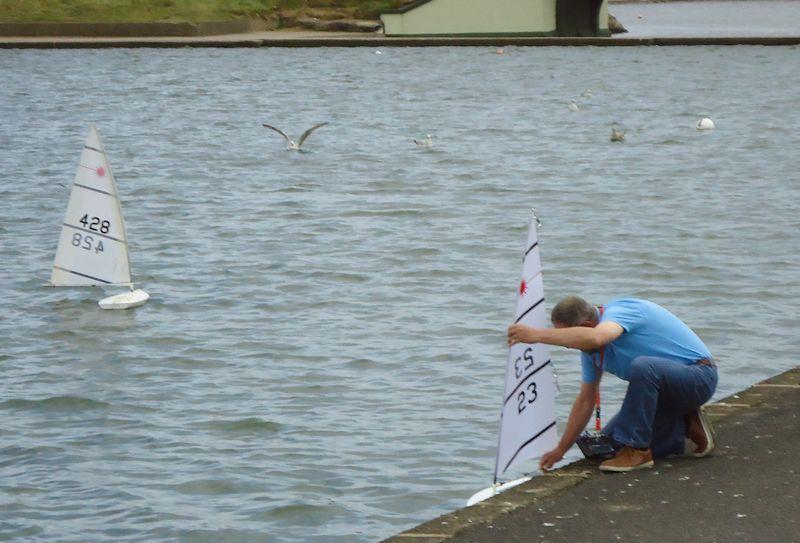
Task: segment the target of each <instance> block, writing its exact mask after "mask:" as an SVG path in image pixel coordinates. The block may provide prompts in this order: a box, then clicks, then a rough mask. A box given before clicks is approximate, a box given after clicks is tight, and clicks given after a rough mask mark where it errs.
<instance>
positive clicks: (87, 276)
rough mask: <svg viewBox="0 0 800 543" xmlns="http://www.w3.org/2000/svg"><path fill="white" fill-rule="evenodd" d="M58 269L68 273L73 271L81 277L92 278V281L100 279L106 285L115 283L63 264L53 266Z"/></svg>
mask: <svg viewBox="0 0 800 543" xmlns="http://www.w3.org/2000/svg"><path fill="white" fill-rule="evenodd" d="M53 267H54V268H55V269H57V270H61V271H65V272H67V273H71V274H73V275H79V276H81V277H85V278H87V279H91V280H92V281H100V282H101V283H105V284H106V285H113V284H114V283H112V282H111V281H106V280H105V279H100V278H99V277H92V276H91V275H86V274H85V273H81V272H76V271H75V270H68V269H67V268H62V267H61V266H53Z"/></svg>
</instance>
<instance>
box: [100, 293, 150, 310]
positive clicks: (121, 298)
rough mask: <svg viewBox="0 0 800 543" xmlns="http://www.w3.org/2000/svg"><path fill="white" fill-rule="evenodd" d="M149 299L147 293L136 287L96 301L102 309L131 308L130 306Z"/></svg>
mask: <svg viewBox="0 0 800 543" xmlns="http://www.w3.org/2000/svg"><path fill="white" fill-rule="evenodd" d="M149 299H150V295H149V294H148V293H146V292H145V291H143V290H142V289H136V290H132V291H130V292H124V293H122V294H117V295H115V296H109V297H108V298H103V299H102V300H100V301H99V302H98V304H99V305H100V307H101V308H102V309H131V308H132V307H138V306H140V305H144V303H145V302H146V301H147V300H149Z"/></svg>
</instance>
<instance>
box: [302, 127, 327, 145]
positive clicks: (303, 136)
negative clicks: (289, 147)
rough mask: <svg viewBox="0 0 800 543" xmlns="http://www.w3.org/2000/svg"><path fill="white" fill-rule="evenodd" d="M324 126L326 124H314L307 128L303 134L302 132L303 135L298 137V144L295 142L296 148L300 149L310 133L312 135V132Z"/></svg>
mask: <svg viewBox="0 0 800 543" xmlns="http://www.w3.org/2000/svg"><path fill="white" fill-rule="evenodd" d="M326 124H328V123H319V124H315V125H314V126H312V127H311V128H309V129H308V130H306V131H305V132H303V135H302V136H300V141H298V142H297V146H298V147H300V146H301V145H303V142H304V141H306V140H307V139H308V136H310V135H311V133H312V132H313V131H314V130H316V129H317V128H319V127H321V126H325V125H326Z"/></svg>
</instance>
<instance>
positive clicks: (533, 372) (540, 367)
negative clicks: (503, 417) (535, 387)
mask: <svg viewBox="0 0 800 543" xmlns="http://www.w3.org/2000/svg"><path fill="white" fill-rule="evenodd" d="M550 362H551V361H550V360H549V359H548V360H547V362H545V363H544V364H542V365H541V366H539V367H538V368H536V369H535V370H533V371H532V372H530V373H529V374H528V375H526V376H525V377H523V378H522V379H520V381H519V383H518V384H517V386H515V387H514V390H512V391H511V394H509V395H508V397H507V398H506V401H504V402H503V406H505V405H506V404H507V403H508V400H510V399H511V398H512V397H513V396H514V394H516V393H517V390H519V387H521V386H522V384H523V383H524V382H525V381H527V380H528V379H530V378H531V377H533V376H534V375H536V373H537V372H538V371H539V370H540V369H542V368H544V367H545V366H547V365H548V364H549V363H550Z"/></svg>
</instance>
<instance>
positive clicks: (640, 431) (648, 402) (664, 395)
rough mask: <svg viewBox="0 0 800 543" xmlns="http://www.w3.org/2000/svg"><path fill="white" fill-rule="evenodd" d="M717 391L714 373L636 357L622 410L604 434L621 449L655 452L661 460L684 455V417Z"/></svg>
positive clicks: (709, 368) (709, 369)
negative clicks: (625, 447)
mask: <svg viewBox="0 0 800 543" xmlns="http://www.w3.org/2000/svg"><path fill="white" fill-rule="evenodd" d="M716 388H717V368H715V367H712V366H706V365H702V364H692V365H690V366H687V365H685V364H683V363H680V362H676V361H674V360H667V359H665V358H655V357H651V356H640V357H637V358H635V359H634V360H633V362H632V363H631V374H630V379H629V383H628V391H627V392H626V393H625V400H624V401H623V402H622V408H621V409H620V410H619V413H617V414H616V415H615V416H614V418H613V419H611V421H610V422H609V423H608V424H607V425H606V427H605V428H603V433H604V434H606V435H608V436H610V437H611V438H612V439H613V440H614V441H616V442H617V443H619V444H620V445H629V446H631V447H636V448H640V449H644V448H647V447H650V448H651V449H652V450H653V456H654V457H656V458H661V457H664V456H667V455H670V454H683V449H684V442H683V440H684V437H685V435H686V429H685V425H684V422H683V417H684V415H686V414H688V413H691V412H692V411H694V410H696V409H697V408H699V407H700V406H701V405H703V404H704V403H706V402H707V401H708V400H709V399H711V395H712V394H714V390H715V389H716Z"/></svg>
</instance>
